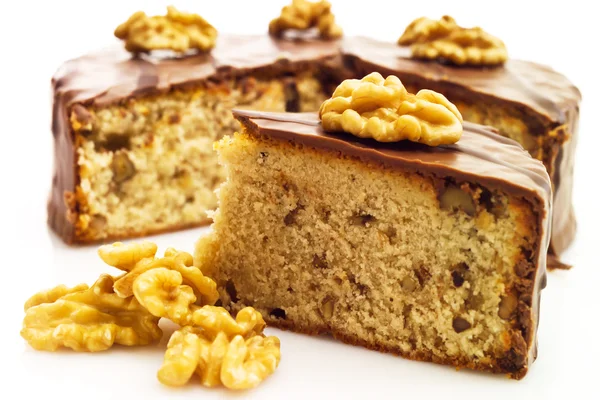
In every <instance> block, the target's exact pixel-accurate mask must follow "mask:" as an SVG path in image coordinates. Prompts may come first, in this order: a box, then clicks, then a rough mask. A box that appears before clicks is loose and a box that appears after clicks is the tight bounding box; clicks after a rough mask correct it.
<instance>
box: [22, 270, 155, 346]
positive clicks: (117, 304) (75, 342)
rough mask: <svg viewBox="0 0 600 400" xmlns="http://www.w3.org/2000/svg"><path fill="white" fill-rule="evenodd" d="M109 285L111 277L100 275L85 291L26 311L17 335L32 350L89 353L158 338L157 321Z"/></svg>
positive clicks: (132, 299) (147, 342) (142, 343)
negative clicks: (61, 350)
mask: <svg viewBox="0 0 600 400" xmlns="http://www.w3.org/2000/svg"><path fill="white" fill-rule="evenodd" d="M113 283H114V278H113V277H111V276H109V275H101V276H100V278H99V279H98V280H97V281H96V283H94V285H92V287H90V288H89V289H85V290H80V291H77V292H72V293H68V294H65V295H64V296H62V297H60V298H57V299H55V300H54V301H53V302H44V303H41V304H39V305H34V306H32V307H30V308H28V309H27V311H26V314H25V318H24V320H23V329H22V330H21V336H22V337H23V338H24V339H25V340H26V341H27V342H28V343H29V344H30V345H31V346H32V347H33V348H35V349H36V350H46V351H55V350H57V349H58V348H59V347H68V348H71V349H73V350H75V351H90V352H95V351H102V350H106V349H108V348H110V347H112V345H113V344H121V345H125V346H137V345H146V344H150V343H152V342H154V341H156V340H158V339H160V337H161V336H162V332H161V330H160V328H159V327H158V318H156V317H154V316H153V315H152V314H150V313H149V312H147V311H146V310H145V309H144V308H143V307H142V306H141V305H140V304H139V303H138V301H137V300H136V299H135V298H133V297H132V298H129V299H122V298H120V297H119V296H117V294H116V293H114V292H113V290H112V285H113ZM54 293H57V292H54ZM53 297H55V296H48V297H47V299H48V300H52V298H53ZM28 303H29V302H28ZM34 303H35V302H31V304H34Z"/></svg>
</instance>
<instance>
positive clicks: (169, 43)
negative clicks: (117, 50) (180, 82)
mask: <svg viewBox="0 0 600 400" xmlns="http://www.w3.org/2000/svg"><path fill="white" fill-rule="evenodd" d="M115 36H116V37H118V38H119V39H122V40H124V41H125V48H126V49H127V50H128V51H130V52H132V53H141V52H147V51H151V50H173V51H175V52H178V53H184V52H186V51H189V50H192V49H195V50H199V51H202V52H207V51H209V50H211V49H212V48H213V47H215V43H216V39H217V30H216V29H215V28H214V27H213V26H212V25H211V24H209V23H208V22H207V21H206V20H205V19H204V18H202V17H201V16H199V15H197V14H189V13H184V12H181V11H179V10H177V9H176V8H175V7H173V6H169V7H167V15H159V16H153V17H148V16H147V15H146V14H145V13H144V12H142V11H138V12H136V13H134V14H133V15H132V16H131V17H129V19H128V20H127V21H125V22H124V23H122V24H121V25H119V26H118V27H117V29H115Z"/></svg>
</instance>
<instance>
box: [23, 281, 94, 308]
mask: <svg viewBox="0 0 600 400" xmlns="http://www.w3.org/2000/svg"><path fill="white" fill-rule="evenodd" d="M88 289H89V286H88V285H86V284H85V283H80V284H79V285H76V286H73V287H72V288H69V287H67V286H65V285H58V286H56V287H54V288H52V289H49V290H44V291H41V292H39V293H36V294H34V295H33V296H31V297H30V298H29V299H28V300H27V301H26V302H25V307H24V309H25V311H27V310H28V309H30V308H31V307H35V306H39V305H40V304H44V303H54V302H55V301H56V300H58V299H60V298H61V297H63V296H65V295H67V294H71V293H77V292H81V291H83V290H88Z"/></svg>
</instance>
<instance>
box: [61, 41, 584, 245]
mask: <svg viewBox="0 0 600 400" xmlns="http://www.w3.org/2000/svg"><path fill="white" fill-rule="evenodd" d="M309 68H312V70H315V68H316V69H318V70H319V73H322V74H324V75H325V76H326V80H328V81H327V82H324V83H325V84H327V85H330V84H331V83H337V82H338V81H339V80H341V79H344V78H348V77H362V76H363V75H365V74H367V73H370V72H372V71H379V72H381V73H383V74H395V75H398V76H399V77H400V78H401V79H402V80H403V81H404V82H405V83H407V84H411V85H415V86H419V87H428V88H431V89H434V90H437V91H440V92H442V93H444V94H445V95H446V96H448V97H449V98H450V100H453V99H460V100H463V101H468V102H471V103H477V102H481V103H484V104H496V105H499V106H501V107H505V106H506V107H512V108H514V109H515V110H519V111H520V112H521V113H522V114H523V115H525V116H526V117H527V118H529V119H531V121H532V122H531V124H530V125H531V126H530V130H532V132H533V133H534V134H540V135H543V134H546V133H547V132H548V131H549V130H551V129H555V128H557V127H563V126H564V132H565V133H566V135H567V136H570V137H571V140H567V141H566V142H565V143H563V144H562V146H561V145H560V144H556V147H560V148H558V149H557V150H556V151H555V152H554V153H556V154H557V155H558V154H560V157H561V160H562V161H561V160H559V161H561V162H557V161H556V157H554V158H553V159H551V160H549V161H548V162H546V165H547V166H550V167H549V171H550V173H551V175H552V178H553V182H554V190H555V196H554V197H555V204H554V209H555V218H554V221H553V239H552V244H551V253H552V254H555V255H559V254H560V253H561V252H562V251H563V250H564V249H565V248H566V247H567V246H568V245H569V244H570V242H571V241H572V239H573V236H574V233H575V219H574V216H573V215H574V214H573V210H572V206H571V187H572V176H573V158H574V154H573V153H574V148H575V137H574V136H575V132H576V124H577V118H578V110H579V109H578V105H579V101H580V98H581V96H580V93H579V91H578V90H577V89H576V88H575V87H574V86H573V85H572V84H571V83H570V82H569V81H568V80H567V79H566V78H565V77H564V76H562V75H560V74H558V73H557V72H555V71H553V70H552V69H550V68H547V67H544V66H541V65H538V64H534V63H529V62H525V61H514V60H511V61H509V62H508V63H507V64H506V65H505V66H504V67H499V68H466V67H454V66H447V65H441V64H439V63H434V62H425V61H419V60H413V59H411V58H410V57H409V50H408V49H407V48H402V47H400V46H397V45H396V44H394V43H384V42H379V41H375V40H372V39H368V38H360V37H359V38H346V39H343V40H341V41H321V40H309V39H306V38H304V39H301V40H278V39H274V38H272V37H270V36H268V35H258V36H240V35H219V39H218V41H217V45H216V47H215V48H214V49H213V51H212V52H211V53H210V54H199V55H198V54H196V55H186V56H179V57H173V56H172V53H169V52H154V53H152V54H151V55H141V56H139V57H137V58H133V57H132V56H131V54H129V53H128V52H127V51H125V50H124V49H123V47H122V45H121V44H118V45H115V46H113V47H110V48H107V49H104V50H102V51H99V52H96V53H92V54H89V55H87V56H84V57H80V58H77V59H74V60H71V61H68V62H66V63H65V64H64V65H63V66H62V67H61V68H60V69H59V70H58V71H57V72H56V74H55V76H54V78H53V80H52V83H53V89H54V122H53V133H54V140H55V160H56V161H55V171H56V172H55V177H54V181H55V184H54V185H53V189H52V190H53V191H52V195H51V199H50V205H49V219H50V221H51V226H53V227H54V229H55V230H57V231H58V232H59V233H61V234H62V236H63V238H65V240H67V241H72V240H73V239H74V238H73V237H72V235H73V230H72V226H69V225H70V223H69V222H68V221H67V220H66V218H65V215H66V211H68V210H67V207H66V205H65V204H64V200H63V197H64V194H65V193H71V192H73V191H74V189H75V186H76V184H77V182H76V180H77V177H76V175H75V171H74V168H75V167H74V164H75V163H74V149H73V137H72V132H71V131H70V129H69V123H68V119H67V117H68V108H69V107H70V106H72V105H73V104H76V103H83V104H85V105H94V106H104V105H109V104H113V103H117V102H120V101H122V100H126V99H128V98H130V97H135V96H142V95H144V94H154V93H161V92H167V91H169V90H171V89H173V88H179V87H185V86H193V85H199V84H207V83H210V82H212V81H219V80H222V79H228V78H236V77H241V76H245V75H248V74H252V75H253V76H265V77H269V76H283V75H287V74H294V73H297V72H299V71H304V70H307V69H309ZM545 161H546V160H545ZM71 211H76V210H71Z"/></svg>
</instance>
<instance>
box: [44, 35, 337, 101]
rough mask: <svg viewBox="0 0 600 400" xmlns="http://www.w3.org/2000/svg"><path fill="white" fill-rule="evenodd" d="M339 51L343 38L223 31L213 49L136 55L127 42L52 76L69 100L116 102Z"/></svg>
mask: <svg viewBox="0 0 600 400" xmlns="http://www.w3.org/2000/svg"><path fill="white" fill-rule="evenodd" d="M338 54H339V43H338V42H337V41H322V40H309V39H304V40H280V39H275V38H272V37H270V36H268V35H256V36H252V35H249V36H248V35H219V37H218V39H217V44H216V46H215V48H214V49H213V50H212V51H211V52H210V53H209V54H205V53H202V54H189V55H180V56H174V55H173V53H171V52H168V51H162V52H161V51H156V52H152V53H151V54H140V55H138V56H133V55H132V54H131V53H129V52H127V51H126V50H125V49H124V48H123V46H122V45H121V44H119V45H114V46H111V47H108V48H106V49H104V50H100V51H97V52H94V53H90V54H88V55H85V56H83V57H79V58H76V59H73V60H70V61H67V62H66V63H64V64H63V65H62V66H61V67H60V68H59V69H58V71H57V72H56V73H55V74H54V77H53V78H52V85H53V88H54V92H55V95H56V96H59V97H60V98H62V99H63V101H64V104H66V105H67V106H68V105H71V104H73V103H93V104H95V105H98V106H102V105H107V104H113V103H116V102H119V101H120V100H123V99H126V98H128V97H130V96H136V95H143V94H145V93H149V92H151V93H154V92H166V91H168V90H170V89H172V88H176V87H180V86H183V85H188V84H197V83H199V82H202V81H205V80H209V79H217V80H218V79H223V78H228V77H235V76H239V75H244V74H247V73H249V72H255V73H257V74H264V75H269V74H273V73H286V72H293V71H302V70H303V68H304V67H305V66H306V64H307V63H316V62H319V61H321V60H325V59H328V58H331V57H333V56H336V55H338Z"/></svg>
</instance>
